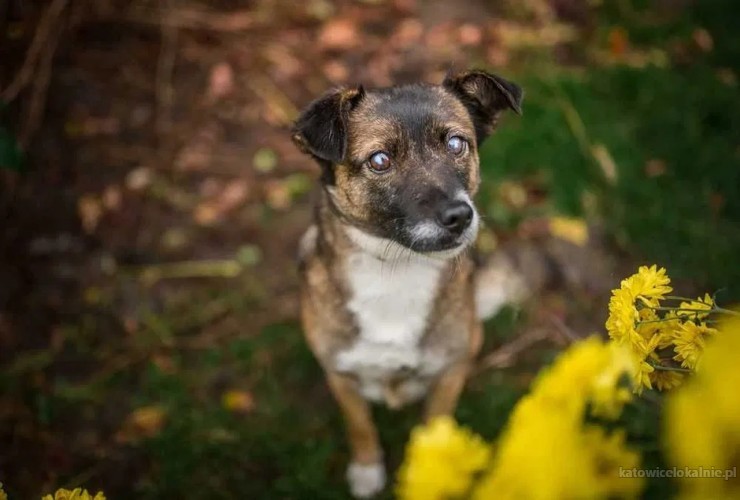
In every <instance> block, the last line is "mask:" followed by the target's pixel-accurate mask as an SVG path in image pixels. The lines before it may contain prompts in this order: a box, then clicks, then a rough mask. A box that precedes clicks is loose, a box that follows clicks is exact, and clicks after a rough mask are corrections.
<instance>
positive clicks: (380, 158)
mask: <svg viewBox="0 0 740 500" xmlns="http://www.w3.org/2000/svg"><path fill="white" fill-rule="evenodd" d="M368 166H369V167H370V169H371V170H372V171H374V172H377V173H382V172H385V171H386V170H388V169H389V168H391V159H390V157H389V156H388V154H386V153H384V152H382V151H378V152H377V153H374V154H373V155H372V156H371V157H370V159H369V160H368Z"/></svg>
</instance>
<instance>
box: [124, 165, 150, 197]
mask: <svg viewBox="0 0 740 500" xmlns="http://www.w3.org/2000/svg"><path fill="white" fill-rule="evenodd" d="M151 183H152V171H151V170H150V169H149V168H147V167H137V168H135V169H133V170H132V171H130V172H129V173H128V174H127V175H126V187H127V188H129V189H130V190H131V191H141V190H142V189H145V188H146V187H147V186H149V184H151Z"/></svg>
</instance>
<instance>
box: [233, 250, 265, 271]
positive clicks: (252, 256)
mask: <svg viewBox="0 0 740 500" xmlns="http://www.w3.org/2000/svg"><path fill="white" fill-rule="evenodd" d="M236 260H237V261H239V263H240V264H242V265H244V266H254V265H255V264H259V262H260V261H261V260H262V250H260V247H258V246H257V245H244V246H242V247H241V248H240V249H239V251H238V252H237V253H236Z"/></svg>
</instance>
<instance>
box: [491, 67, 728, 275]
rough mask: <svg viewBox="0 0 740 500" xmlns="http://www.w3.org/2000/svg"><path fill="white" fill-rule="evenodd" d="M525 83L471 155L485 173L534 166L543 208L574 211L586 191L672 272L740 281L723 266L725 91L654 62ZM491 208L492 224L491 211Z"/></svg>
mask: <svg viewBox="0 0 740 500" xmlns="http://www.w3.org/2000/svg"><path fill="white" fill-rule="evenodd" d="M524 86H525V88H526V89H527V91H528V92H527V97H526V104H525V114H524V116H523V117H522V119H520V120H517V119H512V120H510V121H508V122H507V124H506V126H504V127H502V128H501V130H500V131H499V132H498V133H497V135H496V138H495V139H494V140H491V141H489V142H487V143H486V144H485V145H484V147H483V149H482V151H481V163H482V165H483V169H484V171H485V174H484V178H487V179H489V180H492V181H493V182H496V181H500V180H503V179H512V178H527V177H531V176H534V175H536V174H537V173H538V172H543V173H544V177H545V178H544V181H543V182H544V184H545V188H546V189H547V190H548V191H549V192H550V195H551V197H550V200H551V202H552V204H553V205H554V207H552V208H555V209H556V210H559V211H562V212H565V213H570V214H574V215H578V214H581V213H582V212H583V210H584V195H591V196H592V197H595V198H596V199H597V204H598V205H599V207H600V209H601V210H600V213H601V215H602V216H603V219H604V220H605V222H606V223H607V224H608V226H609V227H610V229H611V230H612V232H613V234H614V235H615V236H616V237H617V240H618V241H619V242H620V243H622V244H623V245H624V246H626V247H628V248H629V249H631V250H635V251H636V253H639V254H641V255H643V256H644V257H645V258H646V259H647V260H652V261H657V262H661V263H662V264H665V265H669V266H671V267H672V268H673V269H675V270H676V271H675V273H674V274H676V276H679V277H686V278H688V277H691V278H693V279H695V280H699V281H705V282H709V283H710V284H711V285H713V286H725V285H727V284H729V283H733V282H737V281H739V280H740V269H738V268H737V266H734V267H733V266H728V263H729V262H732V260H733V258H734V257H736V256H737V254H738V250H740V227H738V225H737V221H738V220H740V157H739V156H738V154H737V151H736V147H737V145H736V138H737V136H736V134H737V132H738V131H739V130H740V117H738V115H737V113H736V112H735V110H737V109H738V108H740V94H738V92H737V90H736V89H735V88H734V87H730V86H727V85H725V84H723V83H722V82H720V81H719V80H718V79H717V78H716V77H715V76H714V75H713V74H712V73H708V72H707V71H705V70H702V69H687V70H685V71H670V70H666V69H662V68H656V67H647V68H645V69H633V68H624V67H621V68H620V67H617V68H608V69H597V70H593V71H590V72H589V73H588V74H587V75H585V76H573V75H570V74H563V75H558V76H556V77H554V78H553V79H551V80H546V81H542V80H535V79H532V80H529V81H526V80H525V82H524ZM553 103H555V105H553ZM569 113H577V116H575V117H574V118H570V117H569V115H568V114H569ZM571 116H572V115H571ZM573 119H575V120H577V121H580V122H582V124H583V125H582V129H579V128H578V126H574V125H573V123H572V120H573ZM569 120H571V121H569ZM579 133H582V134H583V136H582V137H579ZM584 141H585V144H584ZM597 145H603V146H604V147H605V148H606V151H608V154H609V156H610V157H611V159H612V160H613V162H614V165H615V167H616V170H615V175H614V177H615V179H614V181H613V182H610V181H609V179H608V178H607V177H605V176H604V174H603V172H602V170H601V165H600V164H599V161H597V158H595V157H594V154H593V148H594V147H596V146H597ZM651 166H652V167H653V169H654V170H651ZM486 174H487V175H486ZM489 206H490V202H489ZM489 215H491V216H492V217H494V218H497V217H498V218H499V220H501V216H500V214H497V213H496V212H495V207H494V208H493V209H492V212H491V213H490V214H489Z"/></svg>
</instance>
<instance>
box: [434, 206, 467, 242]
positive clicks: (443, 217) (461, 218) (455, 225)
mask: <svg viewBox="0 0 740 500" xmlns="http://www.w3.org/2000/svg"><path fill="white" fill-rule="evenodd" d="M471 220H473V208H472V207H471V206H470V205H468V204H467V203H466V202H464V201H454V202H452V203H450V204H449V205H447V206H445V207H444V208H443V209H442V210H440V211H439V213H438V214H437V221H438V222H439V223H440V225H442V227H445V228H447V229H448V230H449V231H450V232H452V233H455V234H462V232H463V231H465V229H466V228H467V227H468V226H469V225H470V221H471Z"/></svg>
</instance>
